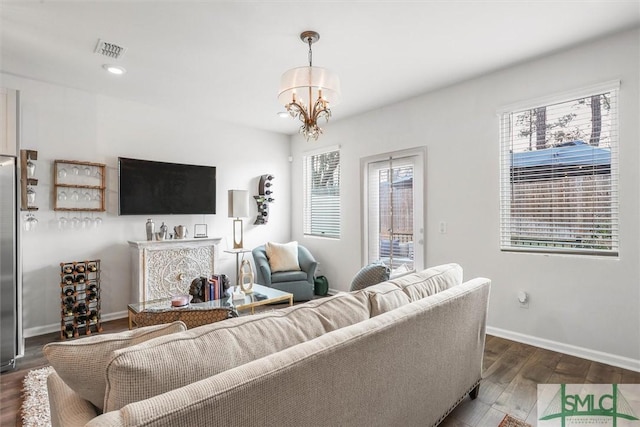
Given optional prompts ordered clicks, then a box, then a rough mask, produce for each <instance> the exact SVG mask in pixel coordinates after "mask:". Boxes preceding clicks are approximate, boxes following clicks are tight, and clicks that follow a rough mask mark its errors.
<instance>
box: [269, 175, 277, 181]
mask: <svg viewBox="0 0 640 427" xmlns="http://www.w3.org/2000/svg"><path fill="white" fill-rule="evenodd" d="M273 178H275V176H273V175H267V180H272V179H273Z"/></svg>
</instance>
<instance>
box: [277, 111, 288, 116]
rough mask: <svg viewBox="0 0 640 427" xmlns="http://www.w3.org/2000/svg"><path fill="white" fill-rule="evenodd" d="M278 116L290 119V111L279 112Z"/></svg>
mask: <svg viewBox="0 0 640 427" xmlns="http://www.w3.org/2000/svg"><path fill="white" fill-rule="evenodd" d="M276 114H278V117H289V112H288V111H278V112H277V113H276Z"/></svg>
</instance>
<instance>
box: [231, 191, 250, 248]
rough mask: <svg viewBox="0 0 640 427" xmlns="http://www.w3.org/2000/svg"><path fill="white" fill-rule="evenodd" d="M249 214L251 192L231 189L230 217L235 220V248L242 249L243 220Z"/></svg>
mask: <svg viewBox="0 0 640 427" xmlns="http://www.w3.org/2000/svg"><path fill="white" fill-rule="evenodd" d="M248 216H249V192H248V191H246V190H229V218H235V219H234V220H233V249H242V247H243V243H242V220H241V219H240V218H246V217H248Z"/></svg>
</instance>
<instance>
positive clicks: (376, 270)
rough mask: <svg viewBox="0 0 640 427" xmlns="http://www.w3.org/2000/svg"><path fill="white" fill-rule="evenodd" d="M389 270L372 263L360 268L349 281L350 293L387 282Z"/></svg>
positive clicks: (382, 265)
mask: <svg viewBox="0 0 640 427" xmlns="http://www.w3.org/2000/svg"><path fill="white" fill-rule="evenodd" d="M390 273H391V270H389V267H387V266H386V265H384V264H381V263H372V264H369V265H367V266H364V267H362V269H361V270H360V271H358V273H357V274H356V275H355V277H354V278H353V280H352V281H351V288H350V290H351V291H357V290H360V289H364V288H366V287H367V286H372V285H377V284H378V283H381V282H385V281H387V280H389V274H390Z"/></svg>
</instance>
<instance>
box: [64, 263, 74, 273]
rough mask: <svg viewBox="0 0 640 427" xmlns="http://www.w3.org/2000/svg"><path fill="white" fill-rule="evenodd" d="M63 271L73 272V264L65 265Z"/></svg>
mask: <svg viewBox="0 0 640 427" xmlns="http://www.w3.org/2000/svg"><path fill="white" fill-rule="evenodd" d="M62 271H63V273H65V274H70V273H73V266H72V265H65V266H64V267H63V268H62Z"/></svg>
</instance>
